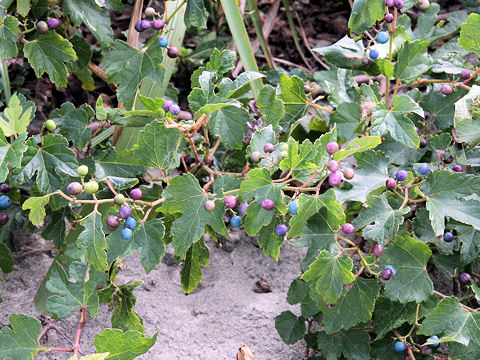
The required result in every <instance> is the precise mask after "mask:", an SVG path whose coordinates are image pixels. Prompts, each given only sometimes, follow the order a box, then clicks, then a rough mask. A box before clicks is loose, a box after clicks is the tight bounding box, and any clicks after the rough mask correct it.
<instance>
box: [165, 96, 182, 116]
mask: <svg viewBox="0 0 480 360" xmlns="http://www.w3.org/2000/svg"><path fill="white" fill-rule="evenodd" d="M162 108H163V110H165V112H167V111H168V112H170V114H172V115H174V116H178V114H180V111H181V110H180V106H178V105H177V104H175V103H174V102H173V101H172V100H165V101H164V103H163V104H162Z"/></svg>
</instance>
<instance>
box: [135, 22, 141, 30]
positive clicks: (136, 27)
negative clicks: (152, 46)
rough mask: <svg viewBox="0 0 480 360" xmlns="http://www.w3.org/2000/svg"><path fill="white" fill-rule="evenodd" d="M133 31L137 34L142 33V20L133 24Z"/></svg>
mask: <svg viewBox="0 0 480 360" xmlns="http://www.w3.org/2000/svg"><path fill="white" fill-rule="evenodd" d="M135 30H137V31H138V32H142V31H143V27H142V20H138V21H137V22H136V23H135Z"/></svg>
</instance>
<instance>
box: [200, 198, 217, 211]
mask: <svg viewBox="0 0 480 360" xmlns="http://www.w3.org/2000/svg"><path fill="white" fill-rule="evenodd" d="M203 207H204V208H205V210H206V211H207V212H212V211H213V209H215V201H213V200H207V201H205V203H204V204H203Z"/></svg>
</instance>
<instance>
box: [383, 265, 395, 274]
mask: <svg viewBox="0 0 480 360" xmlns="http://www.w3.org/2000/svg"><path fill="white" fill-rule="evenodd" d="M384 269H390V270H392V274H393V276H395V275H397V269H395V267H393V266H392V265H387V266H385V267H384Z"/></svg>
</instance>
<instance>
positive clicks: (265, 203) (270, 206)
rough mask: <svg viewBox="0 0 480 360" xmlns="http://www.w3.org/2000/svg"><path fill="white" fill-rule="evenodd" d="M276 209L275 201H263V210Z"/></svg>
mask: <svg viewBox="0 0 480 360" xmlns="http://www.w3.org/2000/svg"><path fill="white" fill-rule="evenodd" d="M274 207H275V203H274V202H273V200H270V199H265V200H263V201H262V209H264V210H268V211H270V210H273V208H274Z"/></svg>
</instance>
